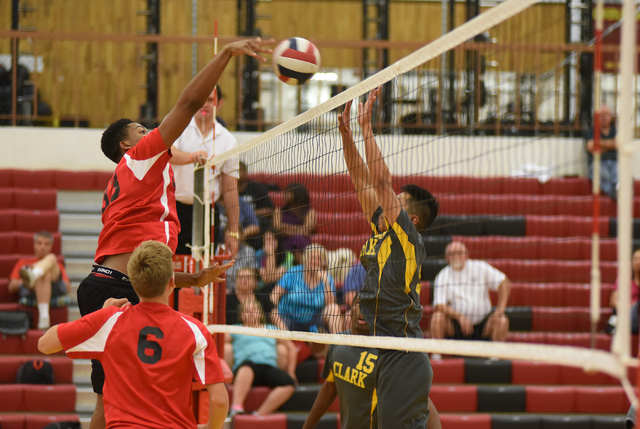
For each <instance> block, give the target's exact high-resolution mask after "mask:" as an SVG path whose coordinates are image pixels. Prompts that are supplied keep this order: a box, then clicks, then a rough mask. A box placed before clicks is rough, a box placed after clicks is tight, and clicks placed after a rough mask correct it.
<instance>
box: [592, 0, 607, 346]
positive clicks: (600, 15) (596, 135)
mask: <svg viewBox="0 0 640 429" xmlns="http://www.w3.org/2000/svg"><path fill="white" fill-rule="evenodd" d="M603 19H604V0H598V1H597V4H596V28H595V32H596V46H595V55H594V57H595V58H594V76H593V79H594V91H593V92H594V100H593V162H592V166H593V229H592V235H591V299H590V307H591V309H590V310H591V311H590V313H591V348H592V349H593V348H595V347H596V333H597V329H598V322H599V321H600V306H601V302H600V284H601V273H600V156H601V153H602V152H601V149H600V101H601V100H600V94H601V88H600V83H601V76H602V27H603Z"/></svg>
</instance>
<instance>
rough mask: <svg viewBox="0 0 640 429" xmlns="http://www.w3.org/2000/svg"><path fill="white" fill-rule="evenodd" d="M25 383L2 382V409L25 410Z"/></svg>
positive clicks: (0, 387) (0, 393)
mask: <svg viewBox="0 0 640 429" xmlns="http://www.w3.org/2000/svg"><path fill="white" fill-rule="evenodd" d="M24 387H25V385H24V384H0V411H14V412H15V411H23V407H24Z"/></svg>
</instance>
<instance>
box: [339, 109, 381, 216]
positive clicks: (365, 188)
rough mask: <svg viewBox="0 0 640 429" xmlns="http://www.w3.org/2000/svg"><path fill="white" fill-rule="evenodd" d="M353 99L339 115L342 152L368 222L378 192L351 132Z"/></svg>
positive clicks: (376, 201)
mask: <svg viewBox="0 0 640 429" xmlns="http://www.w3.org/2000/svg"><path fill="white" fill-rule="evenodd" d="M350 119H351V101H349V102H348V103H346V104H345V105H344V110H343V111H342V114H341V115H340V116H338V123H339V125H340V135H341V136H342V152H343V153H344V161H345V162H346V163H347V169H348V170H349V176H350V177H351V182H352V183H353V186H354V187H355V188H356V193H357V195H358V201H359V202H360V206H361V207H362V211H363V212H364V215H365V217H366V218H367V222H369V221H370V220H371V217H372V216H373V212H375V211H376V209H377V208H378V206H379V204H378V200H377V198H376V194H375V193H374V192H373V188H372V187H371V178H370V177H369V168H368V167H367V164H365V162H364V160H363V159H362V157H361V156H360V152H358V148H357V147H356V144H355V142H354V141H353V135H352V134H351V126H350V125H349V121H350Z"/></svg>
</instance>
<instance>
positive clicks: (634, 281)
mask: <svg viewBox="0 0 640 429" xmlns="http://www.w3.org/2000/svg"><path fill="white" fill-rule="evenodd" d="M631 269H632V277H631V315H630V317H631V333H632V334H637V333H638V330H639V329H638V325H639V324H640V318H639V317H638V298H640V249H636V250H634V252H633V259H632V260H631ZM609 305H610V306H611V307H613V315H612V316H611V317H610V318H609V325H610V327H609V328H608V329H609V332H610V333H613V332H614V331H615V327H616V322H617V317H616V307H617V306H618V279H616V283H615V286H614V291H613V292H612V293H611V298H610V299H609Z"/></svg>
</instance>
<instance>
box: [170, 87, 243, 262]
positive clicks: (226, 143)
mask: <svg viewBox="0 0 640 429" xmlns="http://www.w3.org/2000/svg"><path fill="white" fill-rule="evenodd" d="M214 93H215V91H214V92H212V93H211V95H210V96H209V98H208V99H207V101H206V103H205V104H204V106H202V108H201V109H200V110H198V112H197V113H196V114H195V116H194V117H193V118H191V122H190V123H189V125H188V126H187V128H186V129H185V130H184V132H183V133H182V135H181V136H180V138H178V140H176V142H175V143H174V145H173V149H171V152H172V154H173V157H172V158H171V165H172V166H173V172H174V176H175V181H176V209H177V212H178V219H179V220H180V234H179V235H178V248H177V249H176V254H177V255H190V254H191V250H190V249H189V248H188V247H186V245H187V243H191V241H192V230H193V228H192V226H193V225H192V223H193V166H194V164H195V163H198V164H200V165H202V164H204V163H205V162H206V159H207V158H209V157H211V156H214V155H220V154H222V153H224V152H226V151H228V150H230V149H233V148H234V147H236V146H237V145H238V142H237V141H236V139H235V137H233V135H231V133H230V132H229V130H227V129H226V128H225V127H223V126H222V125H221V124H220V123H219V122H218V121H217V119H215V118H214V117H213V107H214V104H215V100H214ZM221 104H222V98H219V100H218V105H217V108H218V109H219V108H220V106H221ZM214 124H215V148H214V146H213V144H214V142H213V130H214ZM238 176H239V171H238V158H237V157H233V158H231V159H229V160H227V161H225V162H223V163H222V164H219V165H216V166H215V168H214V172H213V182H212V184H211V185H212V186H211V187H210V189H212V193H213V196H212V201H213V202H215V201H218V199H221V200H222V201H221V202H222V203H223V204H224V207H225V211H226V214H227V235H228V240H227V243H228V245H229V247H230V248H229V249H227V250H229V251H230V252H231V255H232V256H233V257H235V255H236V254H237V253H238V239H239V231H240V229H239V227H240V225H239V218H240V205H239V199H238ZM216 217H217V211H216ZM214 224H215V225H219V224H220V223H219V222H218V221H217V219H216V222H215V223H214ZM221 232H222V231H220V233H219V234H216V243H222V242H225V240H224V236H223V234H221Z"/></svg>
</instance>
